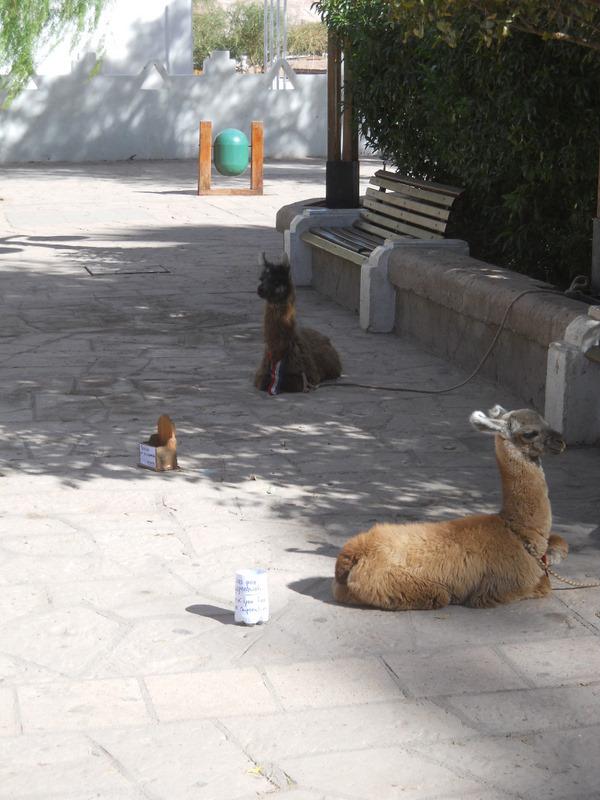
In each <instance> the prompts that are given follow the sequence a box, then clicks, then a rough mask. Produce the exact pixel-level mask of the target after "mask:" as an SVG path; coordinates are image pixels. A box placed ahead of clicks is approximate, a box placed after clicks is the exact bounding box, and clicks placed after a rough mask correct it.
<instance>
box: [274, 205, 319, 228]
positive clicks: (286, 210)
mask: <svg viewBox="0 0 600 800" xmlns="http://www.w3.org/2000/svg"><path fill="white" fill-rule="evenodd" d="M324 204H325V198H324V197H310V198H308V200H297V201H296V202H295V203H288V205H287V206H281V208H280V209H279V210H278V211H277V214H276V216H275V229H276V230H278V231H279V233H284V232H285V231H288V230H289V229H290V225H291V224H292V220H293V219H294V217H297V216H298V215H299V214H302V212H303V211H304V209H305V208H311V207H312V206H320V205H324Z"/></svg>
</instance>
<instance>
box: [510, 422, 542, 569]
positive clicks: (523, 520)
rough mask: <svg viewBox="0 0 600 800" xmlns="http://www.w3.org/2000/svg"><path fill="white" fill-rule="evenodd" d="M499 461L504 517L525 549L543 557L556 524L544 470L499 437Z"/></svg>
mask: <svg viewBox="0 0 600 800" xmlns="http://www.w3.org/2000/svg"><path fill="white" fill-rule="evenodd" d="M496 460H497V462H498V468H499V470H500V477H501V479H502V509H501V511H500V516H501V517H502V519H504V520H505V522H506V523H507V524H508V526H509V527H510V529H511V530H512V531H513V532H514V533H515V534H517V536H519V537H520V538H521V539H522V540H523V543H524V545H525V547H526V548H527V549H528V550H529V551H530V552H533V553H534V554H535V555H538V556H540V557H541V556H543V555H544V553H545V552H546V545H547V540H548V536H549V535H550V528H551V525H552V510H551V508H550V500H549V499H548V486H547V484H546V478H545V475H544V470H543V469H542V467H541V465H540V464H537V463H535V462H533V461H531V460H530V459H528V458H526V457H525V456H524V455H523V454H522V453H521V452H520V451H519V450H518V449H517V448H516V447H515V446H514V445H513V444H511V443H510V442H508V441H506V439H503V438H502V437H501V436H496Z"/></svg>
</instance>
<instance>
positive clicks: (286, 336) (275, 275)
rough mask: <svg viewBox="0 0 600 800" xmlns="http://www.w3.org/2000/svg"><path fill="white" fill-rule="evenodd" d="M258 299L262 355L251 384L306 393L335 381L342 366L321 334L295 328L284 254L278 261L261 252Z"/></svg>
mask: <svg viewBox="0 0 600 800" xmlns="http://www.w3.org/2000/svg"><path fill="white" fill-rule="evenodd" d="M260 263H261V265H262V267H263V270H262V273H261V276H260V283H259V284H258V289H257V292H258V296H259V297H262V299H263V300H266V301H267V304H266V306H265V317H264V335H265V353H264V355H263V358H262V361H261V364H260V367H259V368H258V370H257V372H256V376H255V378H254V385H255V386H256V387H257V388H258V389H262V390H263V391H266V392H268V393H269V394H279V393H280V392H306V391H308V390H309V389H311V388H315V387H316V386H318V385H319V383H321V381H324V380H328V379H331V378H339V377H340V375H341V373H342V364H341V361H340V357H339V355H338V354H337V351H336V350H335V348H334V346H333V345H332V344H331V342H330V341H329V339H328V338H327V337H326V336H323V334H322V333H319V332H318V331H314V330H312V329H311V328H300V327H298V326H297V325H296V291H295V289H294V284H293V283H292V277H291V274H290V264H289V261H288V258H287V255H285V254H284V256H283V258H282V259H281V260H280V261H278V262H271V261H268V260H267V258H266V256H265V254H264V253H262V254H261V257H260Z"/></svg>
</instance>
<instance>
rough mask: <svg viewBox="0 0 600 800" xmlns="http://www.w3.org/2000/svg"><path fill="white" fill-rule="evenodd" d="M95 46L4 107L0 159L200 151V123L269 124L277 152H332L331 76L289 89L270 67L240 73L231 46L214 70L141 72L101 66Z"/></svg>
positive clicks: (268, 148) (295, 82)
mask: <svg viewBox="0 0 600 800" xmlns="http://www.w3.org/2000/svg"><path fill="white" fill-rule="evenodd" d="M96 62H97V59H96V57H95V55H94V54H89V55H88V56H87V57H86V58H84V59H83V60H82V61H81V62H79V63H78V64H76V65H75V67H74V69H73V71H72V72H71V73H69V74H67V75H54V76H41V77H36V78H35V79H34V81H33V82H32V85H31V88H30V89H28V90H26V91H24V92H23V93H22V94H21V95H20V96H19V97H17V98H16V100H15V101H14V102H13V103H12V105H11V106H10V108H8V109H6V110H1V111H0V130H1V131H2V136H1V137H0V163H7V162H22V161H97V160H105V159H106V160H118V159H127V158H130V157H131V156H136V157H137V158H192V157H195V156H196V155H197V152H198V123H199V121H200V120H201V119H208V120H212V122H213V130H214V131H215V133H216V132H218V131H219V129H221V128H225V127H234V128H240V129H241V130H244V131H246V132H248V133H249V129H250V122H251V121H252V120H253V119H258V120H262V121H263V122H264V125H265V154H266V156H267V157H272V158H302V157H305V156H320V157H322V156H324V155H325V152H326V116H327V115H326V92H327V86H326V76H325V75H294V74H292V73H290V74H292V80H291V81H290V82H289V85H291V86H293V87H294V88H291V89H289V90H287V91H284V90H281V91H276V90H273V89H272V88H271V86H272V78H271V77H270V76H269V75H242V74H240V73H237V72H235V64H234V62H233V61H232V60H230V59H229V58H228V57H227V56H226V55H224V54H214V55H213V58H212V59H211V60H210V63H206V74H203V75H200V76H195V75H174V74H169V73H168V71H167V69H166V67H165V65H164V64H161V63H159V62H155V63H150V64H148V65H147V66H146V67H144V68H143V69H142V70H141V71H140V72H139V73H138V74H136V75H133V76H128V75H106V74H95V70H94V67H95V65H96Z"/></svg>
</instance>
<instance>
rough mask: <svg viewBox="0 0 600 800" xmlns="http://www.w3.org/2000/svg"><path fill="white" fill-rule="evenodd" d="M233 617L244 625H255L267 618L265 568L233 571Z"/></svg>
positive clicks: (267, 603) (267, 588)
mask: <svg viewBox="0 0 600 800" xmlns="http://www.w3.org/2000/svg"><path fill="white" fill-rule="evenodd" d="M234 619H235V621H236V622H243V623H244V624H245V625H256V624H257V623H259V622H267V620H268V619H269V587H268V585H267V570H266V569H239V570H238V571H237V572H236V573H235V615H234Z"/></svg>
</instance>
